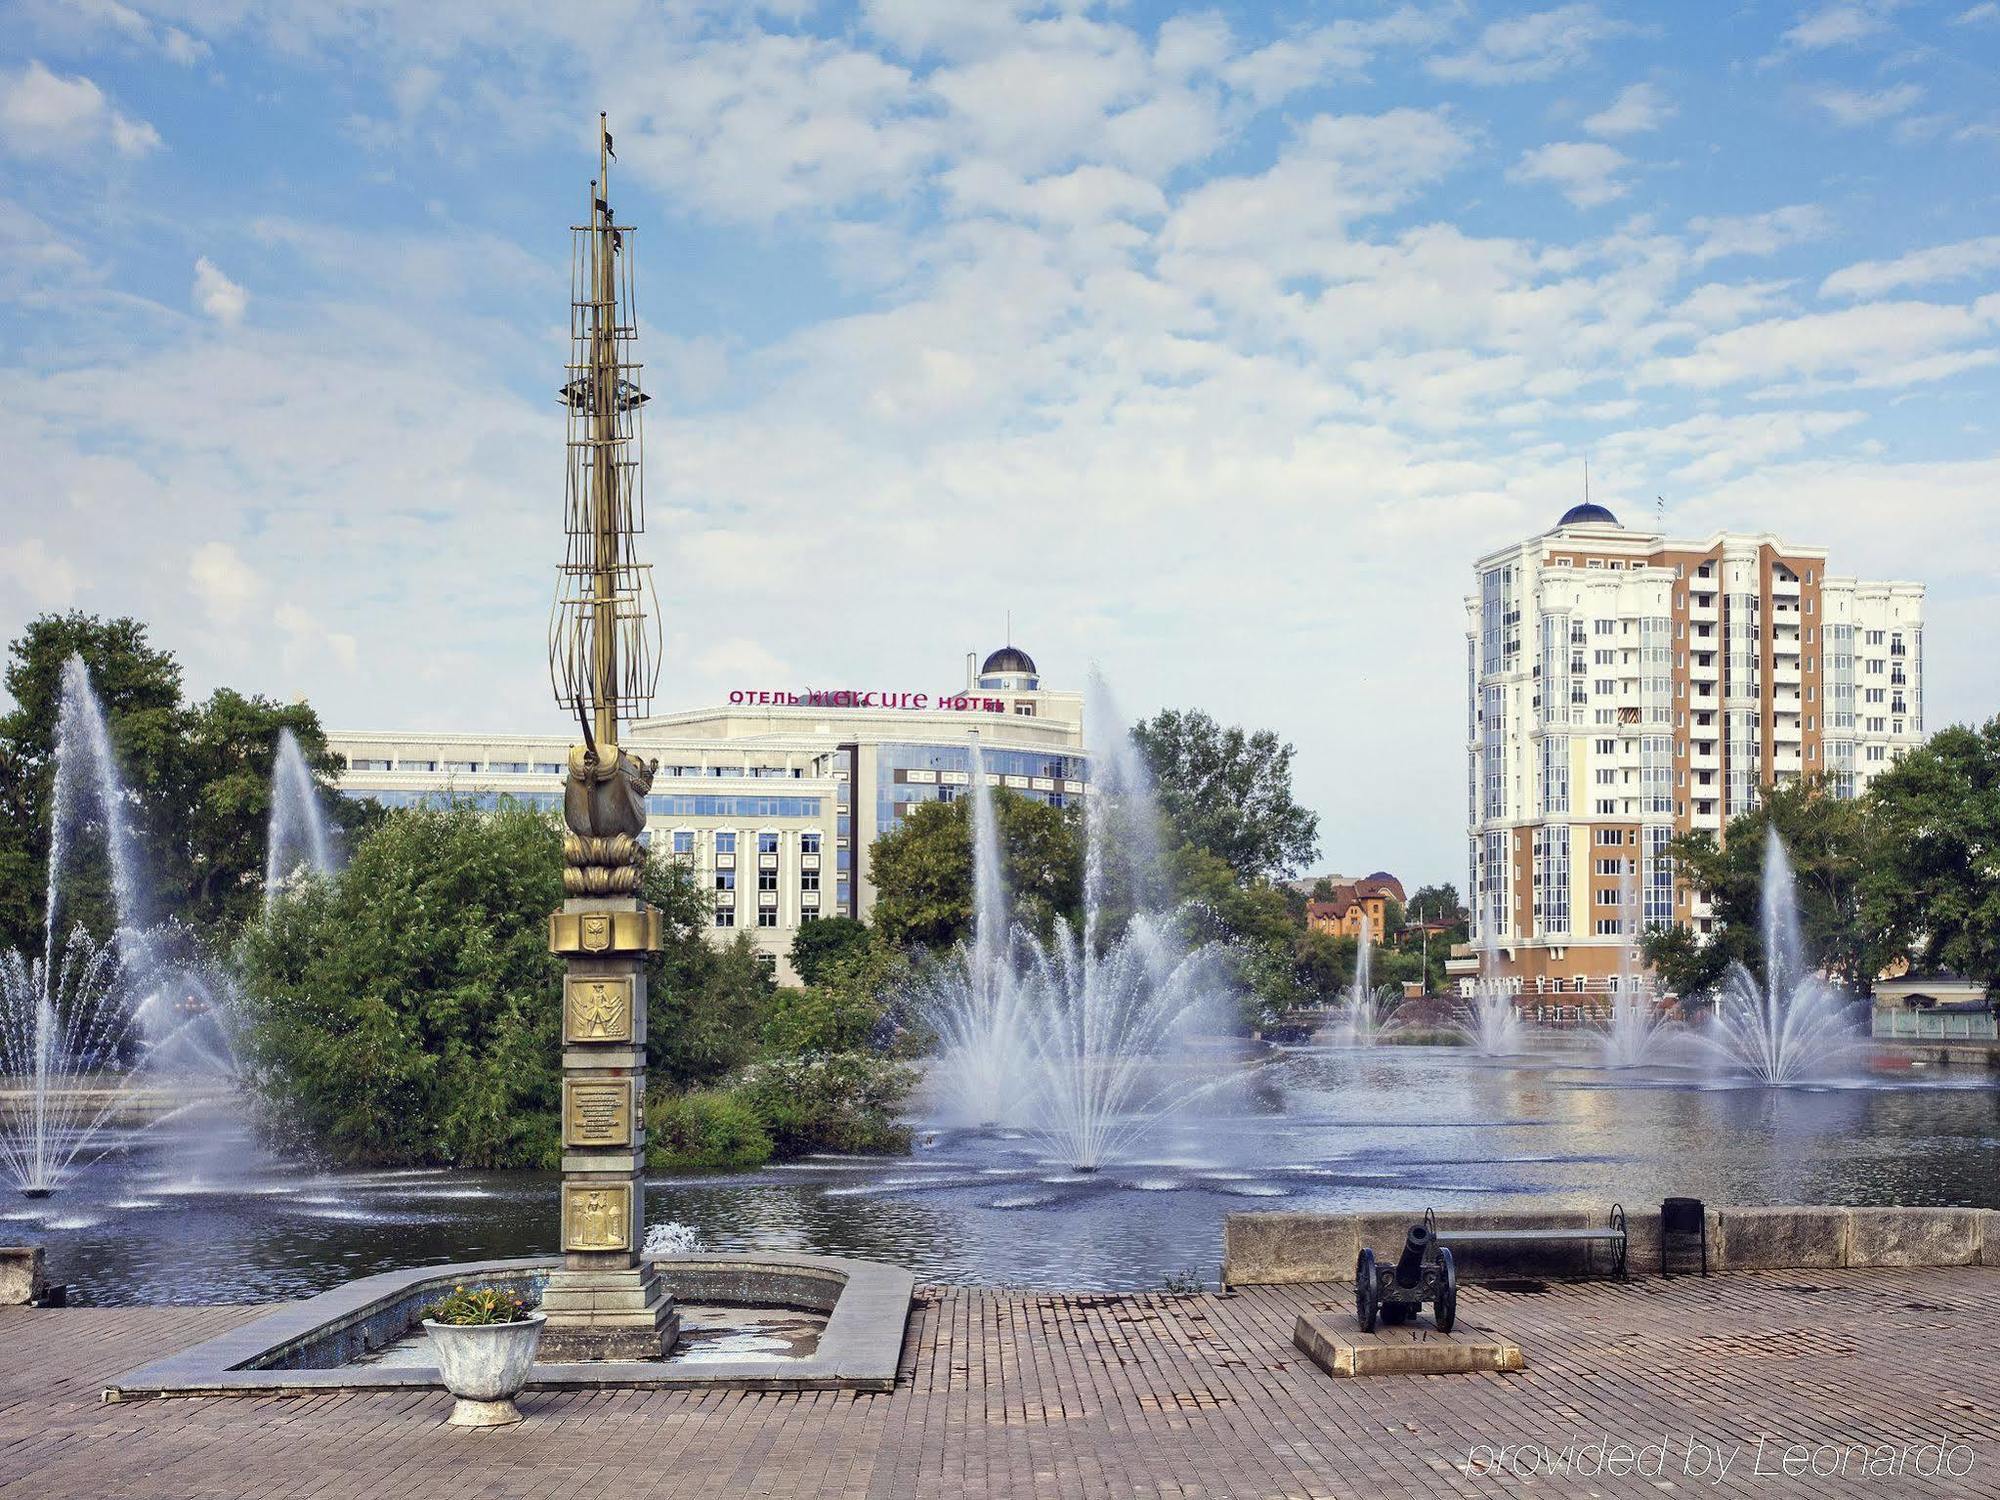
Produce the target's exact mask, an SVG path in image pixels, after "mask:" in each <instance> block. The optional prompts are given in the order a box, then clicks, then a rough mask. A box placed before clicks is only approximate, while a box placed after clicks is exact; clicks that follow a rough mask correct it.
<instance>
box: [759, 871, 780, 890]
mask: <svg viewBox="0 0 2000 1500" xmlns="http://www.w3.org/2000/svg"><path fill="white" fill-rule="evenodd" d="M777 888H778V872H777V871H776V870H759V871H758V872H757V889H758V890H760V891H775V890H776V889H777Z"/></svg>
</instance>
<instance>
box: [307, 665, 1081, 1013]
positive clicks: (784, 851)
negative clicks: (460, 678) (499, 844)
mask: <svg viewBox="0 0 2000 1500" xmlns="http://www.w3.org/2000/svg"><path fill="white" fill-rule="evenodd" d="M974 661H975V658H974V657H971V656H968V657H967V658H966V664H965V665H966V679H965V685H964V687H963V688H957V687H953V688H949V689H948V690H947V691H945V692H942V693H936V694H932V693H923V692H904V691H897V690H892V691H880V690H861V689H824V688H821V689H814V688H798V689H788V688H744V689H739V690H737V691H735V692H732V693H731V694H730V695H729V701H728V702H727V703H726V704H722V705H719V706H717V707H713V708H698V709H689V710H687V711H685V712H681V713H673V714H666V715H663V716H660V717H657V718H648V719H641V720H639V721H637V722H636V723H634V724H631V725H629V726H628V727H627V728H626V730H625V733H624V743H625V747H626V748H627V749H629V750H631V751H632V752H633V753H635V754H637V755H641V756H644V757H645V758H646V759H648V760H652V759H658V761H659V763H660V766H659V771H658V773H657V774H656V775H655V777H654V780H653V789H652V793H651V795H650V796H648V798H647V810H648V814H649V824H648V828H647V832H646V838H647V841H648V842H649V844H650V845H651V846H652V847H653V848H654V849H655V850H665V851H666V852H667V853H669V854H670V855H671V856H672V857H673V858H675V859H679V860H684V861H686V862H687V863H688V864H689V865H690V866H691V867H692V868H693V869H694V871H695V874H696V878H697V879H698V880H699V881H700V883H701V885H702V886H703V888H704V889H707V890H709V891H712V892H713V895H714V912H713V915H712V917H711V918H710V921H711V923H712V924H713V925H712V929H711V930H712V931H713V933H714V934H715V936H717V938H718V939H723V940H726V939H730V938H733V937H734V936H735V935H736V934H737V933H738V932H741V933H744V934H746V935H747V936H748V937H749V938H750V940H751V943H752V945H753V946H754V947H755V949H756V951H757V952H758V954H759V955H760V956H763V957H764V958H765V959H766V960H767V961H768V962H769V963H770V964H771V965H772V967H773V969H774V971H775V972H776V973H777V975H778V977H779V978H780V979H781V980H784V981H786V982H794V981H795V979H796V976H795V975H794V974H793V973H792V970H791V964H790V959H789V954H790V951H791V945H792V939H793V937H795V936H796V935H797V933H798V930H799V927H800V925H801V924H802V923H805V922H810V921H814V920H816V919H817V918H819V917H821V916H834V915H838V916H850V917H859V918H865V917H867V915H868V912H869V909H870V908H871V907H872V906H873V904H874V899H875V888H874V885H873V884H872V882H871V881H870V880H869V872H868V855H869V845H870V844H871V843H872V842H873V841H874V839H875V837H876V835H878V834H881V833H885V832H887V831H889V830H890V829H892V828H895V827H898V826H899V825H900V824H901V822H902V820H903V817H904V815H905V814H906V813H907V812H908V811H909V808H910V806H911V805H912V804H913V803H918V802H931V801H938V802H949V801H951V800H952V799H953V798H955V797H957V796H960V795H962V794H963V793H964V792H965V791H966V789H967V788H969V787H970V785H971V782H972V749H973V746H975V745H977V746H978V747H980V750H981V758H982V762H983V764H984V766H985V772H986V777H987V780H988V782H989V783H990V784H991V785H993V786H998V787H1005V788H1007V789H1008V790H1010V791H1013V792H1015V793H1017V794H1018V795H1021V796H1024V797H1035V798H1039V799H1041V800H1044V801H1047V802H1048V803H1050V804H1051V805H1053V806H1057V807H1061V806H1064V805H1067V804H1068V803H1070V802H1072V801H1074V800H1075V799H1077V798H1080V797H1081V796H1083V795H1084V792H1085V788H1086V785H1087V782H1088V777H1089V769H1088V766H1089V761H1088V756H1087V754H1086V752H1085V751H1084V749H1083V695H1082V694H1081V693H1077V692H1068V691H1059V690H1054V689H1050V688H1046V687H1044V686H1043V685H1042V679H1041V675H1040V673H1039V672H1038V671H1037V670H1036V667H1035V663H1034V661H1033V659H1032V658H1030V657H1029V656H1028V654H1027V653H1026V652H1025V651H1021V650H1018V649H1017V648H1015V647H1013V646H1004V647H1002V648H1001V649H1000V650H998V651H995V652H994V653H993V654H992V655H990V656H988V657H987V658H986V660H985V662H984V663H983V664H981V665H979V666H978V667H977V668H976V669H975V667H974ZM572 739H573V736H572V735H494V734H423V733H399V732H379V731H355V732H344V733H343V732H335V733H331V734H329V736H328V744H329V746H330V748H331V749H332V750H333V751H334V752H335V753H336V754H338V755H340V756H342V757H343V758H344V759H345V761H346V767H347V769H346V770H345V772H344V773H343V774H342V776H341V781H340V789H341V791H342V793H343V794H345V795H347V796H350V797H363V798H369V799H372V800H374V801H376V802H380V803H383V804H385V805H387V806H391V807H416V806H444V805H448V804H454V803H458V804H463V803H466V802H470V803H471V804H472V805H474V806H478V807H486V808H493V807H497V806H499V805H500V803H501V801H502V799H512V800H513V801H516V802H520V803H523V804H526V805H528V806H530V807H535V808H540V809H544V810H550V809H555V808H559V807H560V806H561V805H562V787H563V776H564V770H565V760H566V757H567V756H568V754H569V747H570V743H571V740H572Z"/></svg>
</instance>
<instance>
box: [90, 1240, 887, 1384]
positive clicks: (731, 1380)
mask: <svg viewBox="0 0 2000 1500" xmlns="http://www.w3.org/2000/svg"><path fill="white" fill-rule="evenodd" d="M556 1264H557V1262H555V1261H554V1260H551V1259H533V1258H530V1259H519V1260H487V1261H465V1262H461V1263H458V1264H454V1265H444V1266H419V1267H412V1268H409V1269H406V1270H401V1271H385V1272H382V1273H381V1274H380V1275H376V1276H364V1277H362V1278H360V1279H359V1280H357V1281H350V1282H348V1283H347V1284H346V1285H344V1286H338V1287H335V1288H333V1289H332V1290H331V1291H326V1292H321V1293H320V1294H319V1295H318V1296H316V1297H309V1298H307V1299H306V1300H305V1301H303V1302H292V1303H287V1304H285V1305H284V1306H282V1307H280V1308H278V1309H276V1310H275V1311H273V1312H270V1313H267V1314H266V1315H265V1316H263V1317H261V1318H256V1319H253V1320H252V1321H251V1322H248V1323H246V1324H244V1325H243V1326H242V1327H240V1328H233V1329H231V1330H230V1331H229V1332H227V1333H222V1334H218V1335H216V1337H214V1338H212V1339H206V1340H204V1341H203V1342H201V1343H199V1344H195V1345H193V1346H192V1347H190V1348H187V1349H183V1350H181V1351H179V1352H178V1353H175V1354H170V1355H168V1356H166V1357H165V1358H164V1359H158V1360H155V1361H153V1362H152V1363H151V1364H148V1365H144V1366H142V1367H140V1368H139V1369H136V1370H132V1371H130V1372H128V1373H126V1374H124V1375H121V1376H119V1377H118V1378H117V1379H116V1380H115V1381H113V1382H112V1383H111V1384H110V1385H109V1386H107V1387H106V1388H105V1389H104V1392H103V1398H104V1400H106V1401H134V1400H143V1399H146V1398H149V1397H156V1396H246V1395H260V1396H269V1395H308V1394H313V1393H319V1392H326V1391H348V1390H388V1389H410V1388H413V1387H415V1388H428V1387H440V1386H441V1385H442V1382H441V1381H440V1379H439V1377H438V1372H437V1370H436V1368H435V1367H433V1366H429V1365H396V1366H387V1367H385V1366H380V1365H364V1366H360V1367H358V1368H336V1366H338V1365H339V1364H340V1363H341V1361H343V1360H345V1359H348V1358H352V1357H353V1356H354V1355H355V1354H358V1353H361V1352H363V1351H364V1350H367V1349H377V1348H380V1347H382V1346H383V1345H384V1344H387V1343H389V1342H391V1341H392V1340H394V1339H396V1338H399V1337H401V1336H402V1335H403V1334H404V1333H405V1332H407V1331H408V1330H409V1329H410V1328H412V1327H414V1326H416V1319H417V1318H418V1317H419V1316H420V1314H421V1311H422V1308H423V1306H424V1305H425V1304H426V1303H428V1302H429V1301H430V1300H431V1299H432V1298H434V1297H435V1296H436V1295H437V1294H438V1293H439V1292H441V1291H443V1290H445V1289H446V1288H448V1287H452V1286H455V1285H458V1284H460V1283H463V1282H468V1281H476V1282H479V1283H480V1284H481V1285H487V1286H511V1285H519V1286H523V1287H526V1288H529V1289H533V1288H534V1287H536V1286H538V1285H539V1284H540V1282H541V1281H543V1280H545V1279H546V1277H547V1275H548V1273H549V1272H550V1271H551V1270H553V1269H554V1268H555V1266H556ZM653 1264H654V1265H655V1266H656V1267H657V1268H658V1270H659V1272H660V1276H661V1279H662V1280H664V1281H665V1282H666V1284H667V1288H668V1290H669V1292H670V1293H671V1294H672V1295H673V1296H674V1297H675V1298H676V1299H681V1298H686V1299H688V1300H691V1301H712V1302H717V1303H722V1304H725V1305H739V1306H765V1307H774V1306H775V1307H794V1308H800V1309H803V1310H806V1311H811V1312H824V1313H826V1314H827V1323H826V1328H825V1330H824V1331H823V1332H822V1333H821V1334H820V1340H819V1348H818V1350H817V1351H816V1352H815V1353H813V1354H811V1355H809V1356H807V1357H805V1358H803V1359H796V1360H785V1361H783V1362H777V1361H770V1360H758V1361H750V1360H743V1361H731V1362H722V1361H718V1362H715V1363H703V1364H684V1365H669V1364H651V1363H642V1362H636V1361H635V1362H632V1363H622V1362H615V1361H605V1362H603V1363H601V1364H588V1365H563V1364H537V1365H536V1366H535V1368H534V1373H533V1374H532V1375H530V1376H529V1378H528V1389H529V1390H563V1389H604V1388H609V1387H621V1388H639V1389H651V1388H656V1387H681V1388H694V1389H725V1390H777V1391H805V1390H850V1391H887V1390H893V1389H894V1388H895V1384H896V1367H897V1364H898V1362H899V1361H900V1359H901V1358H902V1351H903V1329H904V1325H905V1324H906V1323H907V1322H908V1320H909V1314H910V1303H911V1299H912V1297H913V1295H914V1293H915V1291H916V1278H915V1277H914V1276H912V1275H911V1274H910V1273H909V1272H908V1271H906V1270H904V1269H903V1268H902V1267H900V1266H890V1265H884V1264H882V1263H880V1262H878V1261H867V1260H845V1259H842V1258H839V1257H837V1256H829V1255H755V1254H746V1255H687V1256H671V1257H663V1258H661V1259H659V1260H656V1261H654V1262H653Z"/></svg>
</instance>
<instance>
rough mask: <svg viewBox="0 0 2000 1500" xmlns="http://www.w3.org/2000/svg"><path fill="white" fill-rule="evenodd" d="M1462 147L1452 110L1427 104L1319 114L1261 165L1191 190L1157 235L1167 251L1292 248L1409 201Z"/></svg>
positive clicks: (1458, 158)
mask: <svg viewBox="0 0 2000 1500" xmlns="http://www.w3.org/2000/svg"><path fill="white" fill-rule="evenodd" d="M1467 150H1468V143H1467V141H1466V139H1465V137H1464V136H1463V135H1461V134H1460V133H1459V131H1458V130H1457V129H1456V128H1454V126H1453V125H1452V123H1451V121H1450V119H1449V118H1447V117H1446V116H1445V115H1442V114H1437V113H1432V112H1430V111H1426V110H1416V109H1395V110H1390V111H1389V112H1388V113H1386V114H1381V115H1319V116H1316V117H1315V118H1314V119H1313V120H1312V121H1311V122H1310V123H1308V124H1307V125H1306V126H1305V127H1304V128H1303V129H1302V130H1300V131H1299V132H1298V133H1297V134H1296V135H1295V136H1294V137H1293V139H1292V140H1291V141H1290V142H1288V143H1287V144H1286V146H1285V148H1284V150H1283V151H1282V152H1281V153H1280V154H1279V157H1278V160H1277V162H1276V163H1275V164H1274V165H1272V167H1271V168H1270V169H1269V170H1268V171H1265V172H1262V173H1259V174H1257V175H1255V176H1245V177H1223V178H1216V179H1213V180H1211V181H1209V182H1206V183H1204V184H1202V185H1201V186H1200V187H1198V188H1195V189H1194V190H1193V191H1191V192H1189V193H1188V194H1187V196H1186V197H1185V198H1183V199H1182V201H1181V204H1180V207H1179V208H1178V209H1177V210H1176V211H1175V213H1174V214H1173V216H1172V218H1171V219H1170V220H1169V221H1168V223H1167V226H1166V230H1165V232H1164V234H1163V235H1162V239H1163V241H1164V243H1165V245H1166V246H1167V247H1168V248H1169V249H1173V250H1206V251H1217V250H1227V249H1245V250H1249V249H1263V250H1280V249H1285V248H1297V247H1299V246H1300V244H1301V242H1302V241H1310V240H1312V239H1313V238H1314V237H1316V236H1319V235H1324V234H1329V233H1332V232H1334V231H1336V230H1337V229H1338V228H1339V226H1341V225H1343V224H1346V223H1348V222H1350V221H1352V220H1354V219H1356V218H1360V217H1363V216H1366V215H1369V214H1375V213H1382V212H1385V211H1386V210H1388V209H1391V208H1395V207H1397V206H1398V205H1400V204H1402V203H1405V202H1407V201H1409V199H1410V198H1412V197H1414V196H1415V195H1416V194H1417V193H1418V192H1419V191H1421V190H1422V189H1423V188H1425V187H1427V186H1428V185H1429V184H1430V183H1432V182H1434V181H1436V180H1437V179H1438V178H1440V177H1442V176H1443V175H1444V174H1445V173H1446V172H1448V171H1449V170H1450V169H1451V168H1452V167H1454V166H1456V165H1457V164H1458V163H1459V162H1460V161H1461V160H1462V159H1463V158H1464V156H1465V154H1466V152H1467Z"/></svg>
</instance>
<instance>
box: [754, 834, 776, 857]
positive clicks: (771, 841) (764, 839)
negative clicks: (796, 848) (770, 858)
mask: <svg viewBox="0 0 2000 1500" xmlns="http://www.w3.org/2000/svg"><path fill="white" fill-rule="evenodd" d="M757 852H758V853H759V854H776V853H777V852H778V835H777V834H775V833H760V834H758V835H757Z"/></svg>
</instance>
